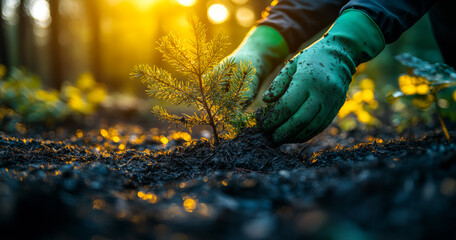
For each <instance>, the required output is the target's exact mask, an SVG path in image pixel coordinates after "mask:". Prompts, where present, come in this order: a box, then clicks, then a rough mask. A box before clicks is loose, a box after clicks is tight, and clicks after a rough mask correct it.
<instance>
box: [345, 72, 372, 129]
mask: <svg viewBox="0 0 456 240" xmlns="http://www.w3.org/2000/svg"><path fill="white" fill-rule="evenodd" d="M359 88H360V89H359V90H358V91H356V92H355V93H354V94H353V95H352V97H351V98H349V99H348V100H347V101H346V102H345V104H344V105H343V106H342V108H341V109H340V110H339V113H338V116H339V118H341V119H343V118H345V117H346V116H348V115H349V114H350V113H354V114H355V115H356V117H357V118H358V121H360V122H362V123H365V124H369V125H373V124H375V122H377V119H375V118H374V117H373V116H372V115H371V114H370V113H369V112H368V111H367V110H366V107H368V108H370V109H376V108H377V107H378V102H377V101H376V100H375V95H374V89H375V84H374V81H373V80H372V79H369V78H365V79H363V80H361V82H360V84H359Z"/></svg>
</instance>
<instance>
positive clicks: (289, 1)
mask: <svg viewBox="0 0 456 240" xmlns="http://www.w3.org/2000/svg"><path fill="white" fill-rule="evenodd" d="M347 2H348V0H347V1H345V0H342V1H341V0H278V1H277V0H275V1H273V3H272V4H271V6H269V7H268V8H266V10H265V11H264V13H263V18H262V19H261V20H259V21H258V22H257V24H261V25H268V26H271V27H273V28H275V29H276V30H277V31H279V32H280V33H281V34H282V36H283V37H284V38H285V40H286V41H287V43H288V47H289V48H290V51H291V52H294V51H296V50H297V49H298V48H299V46H300V45H301V44H302V43H303V42H305V41H307V40H309V39H310V38H311V37H313V36H314V35H315V34H316V33H317V32H318V31H320V30H322V29H323V28H325V27H326V26H328V25H329V24H331V23H333V22H334V21H335V20H336V18H337V17H338V16H339V11H340V9H341V8H342V7H343V6H344V5H345V4H346V3H347Z"/></svg>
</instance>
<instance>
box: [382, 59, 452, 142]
mask: <svg viewBox="0 0 456 240" xmlns="http://www.w3.org/2000/svg"><path fill="white" fill-rule="evenodd" d="M396 59H397V60H398V61H399V62H400V63H401V64H402V65H404V66H406V67H408V68H409V69H410V70H411V71H410V73H408V74H403V75H401V76H400V77H399V88H400V91H396V92H393V93H390V94H389V95H388V97H387V99H388V102H390V103H393V102H394V101H396V100H397V99H400V98H410V99H411V102H412V104H413V105H415V106H416V107H419V108H420V109H423V110H425V109H428V108H429V107H430V106H432V105H433V104H434V105H435V107H436V109H437V116H438V118H439V122H440V124H441V126H442V131H443V133H444V134H445V138H446V139H447V140H450V134H449V133H448V130H447V128H446V126H445V122H444V121H443V118H442V116H441V111H440V106H439V104H438V101H437V96H436V95H437V93H438V92H439V91H440V90H442V89H444V88H447V87H449V86H452V85H456V72H455V71H454V69H453V68H452V67H450V66H448V65H446V64H441V63H435V64H432V63H429V62H427V61H424V60H421V59H419V58H417V57H414V56H412V55H410V54H408V53H404V54H401V55H398V56H396Z"/></svg>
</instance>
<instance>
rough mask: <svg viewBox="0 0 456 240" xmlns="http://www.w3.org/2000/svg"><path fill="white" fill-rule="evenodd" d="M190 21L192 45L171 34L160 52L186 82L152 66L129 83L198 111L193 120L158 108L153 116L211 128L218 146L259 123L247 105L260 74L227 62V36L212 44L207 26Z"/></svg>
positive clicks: (247, 64) (242, 64) (143, 67)
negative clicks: (244, 128) (249, 93)
mask: <svg viewBox="0 0 456 240" xmlns="http://www.w3.org/2000/svg"><path fill="white" fill-rule="evenodd" d="M189 22H190V25H191V27H192V35H193V36H192V37H191V38H190V39H189V40H188V41H185V42H184V41H182V40H181V39H179V38H178V37H177V36H176V35H175V34H173V33H170V34H168V35H167V36H164V37H162V38H161V39H160V40H159V41H158V47H157V49H158V50H159V51H160V52H161V53H162V55H163V59H164V60H165V61H166V62H168V63H169V64H170V65H171V67H173V68H174V69H175V70H176V71H178V72H180V73H181V74H182V75H183V76H184V77H185V79H184V80H181V79H176V78H174V77H173V76H172V75H171V73H169V72H168V71H166V70H164V69H162V68H159V67H156V66H153V67H150V66H148V65H138V66H135V68H134V69H133V71H132V72H131V73H130V78H132V79H139V80H141V81H142V82H143V83H144V84H146V85H147V90H146V92H147V94H148V95H149V96H152V97H155V98H157V99H161V100H164V101H167V102H169V103H172V104H187V105H189V106H193V107H195V108H196V109H197V110H198V112H195V113H194V114H193V115H187V114H183V115H182V116H178V115H175V114H171V113H169V112H168V111H167V110H166V109H165V108H163V107H161V106H158V105H157V106H155V107H154V108H153V109H152V112H153V113H155V114H156V115H158V117H159V118H160V119H161V120H163V121H168V122H170V123H171V124H175V125H181V126H185V127H187V128H188V129H189V130H191V128H192V127H194V126H196V125H209V126H211V128H212V130H213V135H214V140H215V143H216V144H218V143H219V142H220V138H231V137H233V136H234V135H235V134H236V132H237V131H238V130H239V129H240V128H242V127H247V126H252V125H253V124H254V121H253V117H252V116H253V115H252V114H251V113H247V112H246V111H245V108H244V103H245V102H246V101H247V100H248V96H247V94H248V92H249V90H250V89H249V88H250V82H251V81H252V78H253V76H254V74H255V69H254V68H253V67H252V66H251V63H250V62H240V63H237V62H235V60H234V59H225V60H223V61H222V59H223V57H224V50H225V49H226V47H227V46H228V43H227V37H225V36H222V35H217V36H216V37H214V38H213V39H212V40H210V41H207V40H206V37H207V35H206V28H205V26H204V25H203V24H202V23H201V22H200V21H199V20H198V19H197V18H192V19H189ZM221 61H222V62H221Z"/></svg>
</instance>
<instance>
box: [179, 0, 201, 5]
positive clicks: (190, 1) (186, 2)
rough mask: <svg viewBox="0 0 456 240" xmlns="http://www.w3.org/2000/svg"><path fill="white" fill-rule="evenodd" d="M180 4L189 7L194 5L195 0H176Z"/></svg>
mask: <svg viewBox="0 0 456 240" xmlns="http://www.w3.org/2000/svg"><path fill="white" fill-rule="evenodd" d="M177 2H179V3H180V4H181V5H183V6H186V7H191V6H193V5H195V3H196V0H177Z"/></svg>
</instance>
